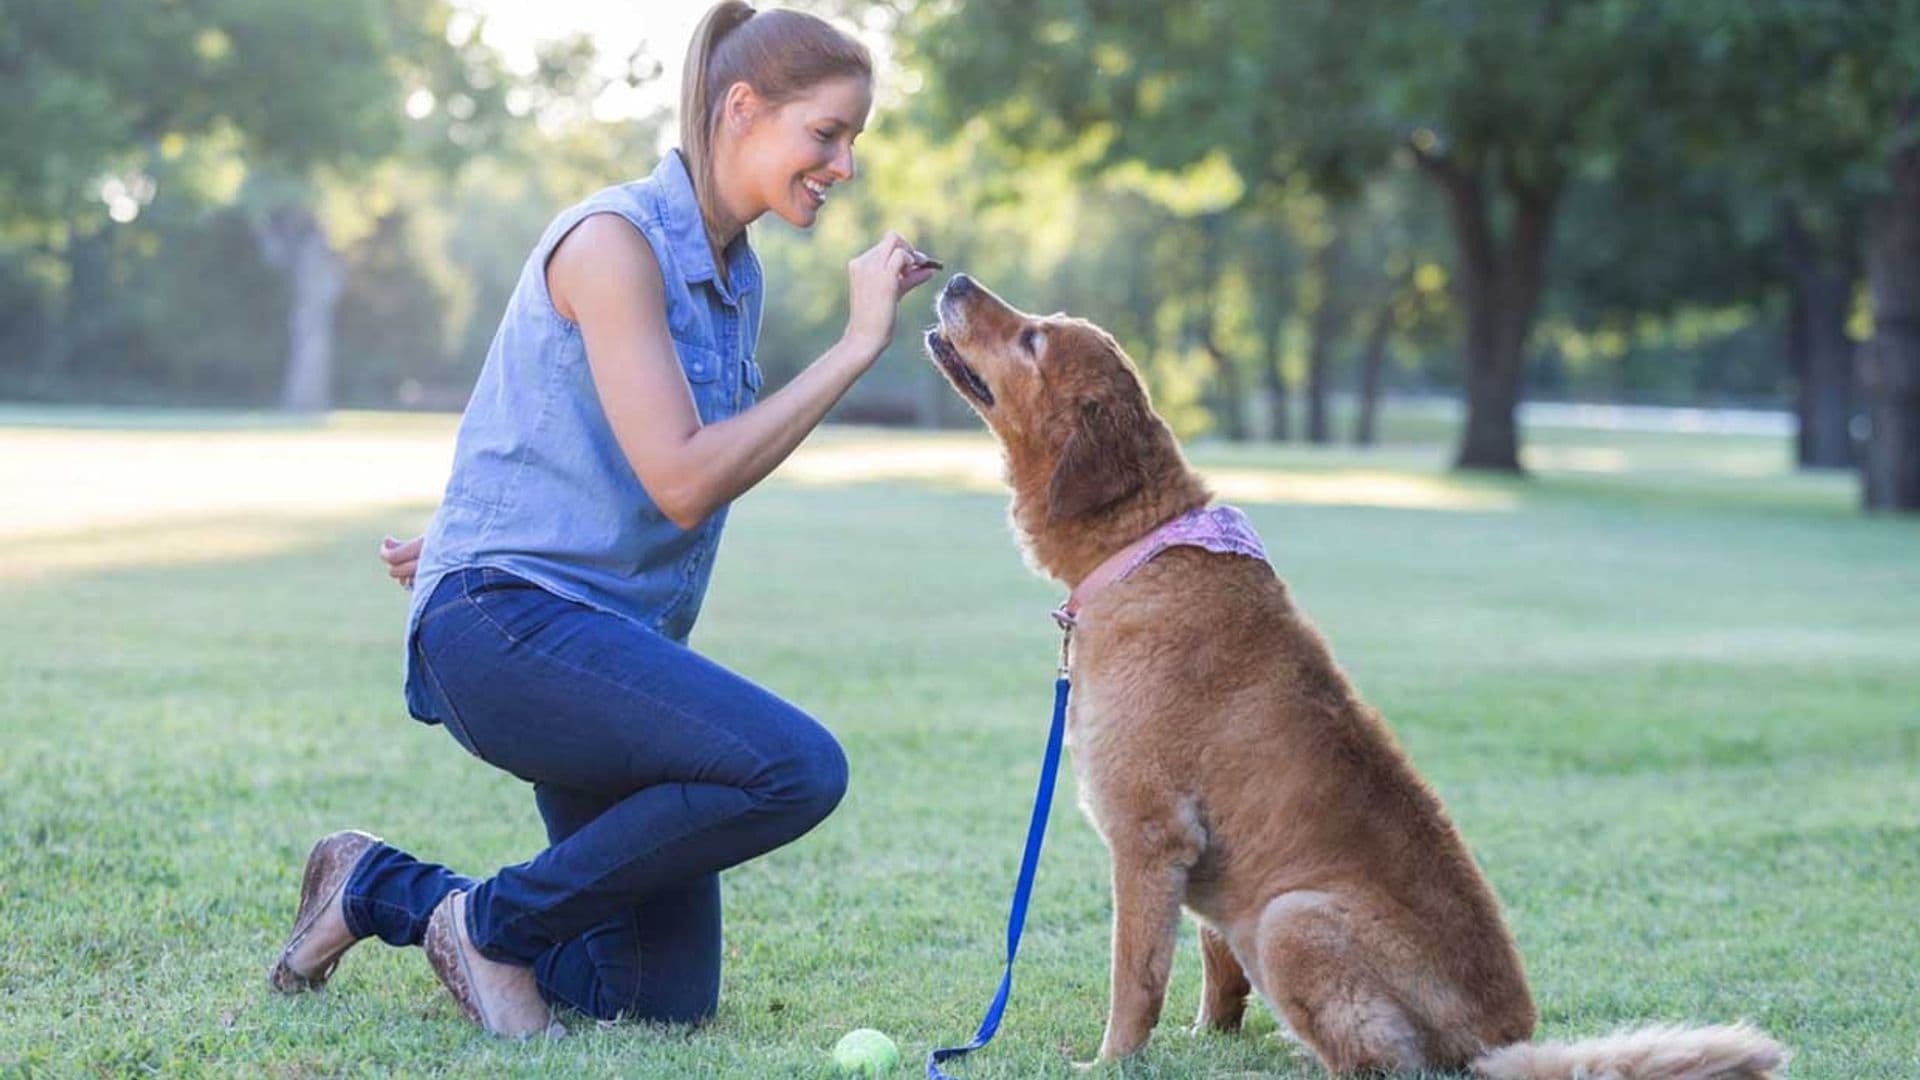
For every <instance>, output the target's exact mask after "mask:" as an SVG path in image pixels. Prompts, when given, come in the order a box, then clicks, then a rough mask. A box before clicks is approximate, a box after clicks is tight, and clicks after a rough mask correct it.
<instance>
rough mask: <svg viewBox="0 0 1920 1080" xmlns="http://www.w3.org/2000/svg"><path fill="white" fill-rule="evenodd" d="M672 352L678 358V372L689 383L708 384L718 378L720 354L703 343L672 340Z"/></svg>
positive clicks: (678, 339) (682, 339)
mask: <svg viewBox="0 0 1920 1080" xmlns="http://www.w3.org/2000/svg"><path fill="white" fill-rule="evenodd" d="M673 351H674V352H675V353H677V354H678V355H679V357H680V370H681V371H684V372H686V375H687V381H688V382H690V383H710V382H712V381H714V380H715V379H717V378H719V377H720V352H719V350H717V349H715V348H714V347H713V346H711V345H708V344H705V343H704V342H697V341H689V340H686V339H684V338H674V339H673Z"/></svg>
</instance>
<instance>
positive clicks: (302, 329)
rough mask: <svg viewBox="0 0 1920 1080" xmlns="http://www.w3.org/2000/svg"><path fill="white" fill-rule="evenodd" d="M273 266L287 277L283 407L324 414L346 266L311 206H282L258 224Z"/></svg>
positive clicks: (257, 234) (256, 230) (257, 235)
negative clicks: (335, 318) (334, 326)
mask: <svg viewBox="0 0 1920 1080" xmlns="http://www.w3.org/2000/svg"><path fill="white" fill-rule="evenodd" d="M254 237H255V239H256V240H257V241H258V242H259V244H260V250H261V253H262V254H263V255H264V256H265V257H266V260H267V262H269V263H271V264H272V265H273V266H275V267H277V268H278V269H279V270H280V271H281V272H282V273H284V274H286V275H287V279H288V285H289V286H290V288H289V290H288V292H289V302H288V305H287V307H288V310H287V365H286V376H285V379H284V381H283V383H282V389H281V398H280V401H281V407H283V408H285V409H288V410H291V411H294V412H321V411H324V410H325V409H326V408H327V406H328V405H329V403H330V402H331V400H332V390H333V319H334V311H335V309H336V308H337V307H338V306H339V303H340V293H341V291H342V290H343V289H344V288H345V286H346V277H347V275H346V264H345V263H344V262H343V261H342V260H341V258H340V256H339V254H338V253H336V252H335V251H334V250H333V246H332V245H331V244H329V243H328V242H327V234H326V230H325V229H324V228H322V227H321V225H320V222H319V219H317V218H315V217H314V216H313V211H312V210H310V209H309V208H307V207H305V206H282V207H279V208H276V209H275V210H273V211H271V212H269V213H268V214H267V215H266V216H265V217H264V218H263V219H260V220H256V221H255V222H254Z"/></svg>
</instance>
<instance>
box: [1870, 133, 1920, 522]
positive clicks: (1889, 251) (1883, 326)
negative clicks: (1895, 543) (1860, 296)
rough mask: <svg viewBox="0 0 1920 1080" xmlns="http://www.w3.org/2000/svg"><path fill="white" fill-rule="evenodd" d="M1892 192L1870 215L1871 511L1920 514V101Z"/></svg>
mask: <svg viewBox="0 0 1920 1080" xmlns="http://www.w3.org/2000/svg"><path fill="white" fill-rule="evenodd" d="M1904 112H1905V115H1903V116H1902V118H1901V127H1902V129H1903V131H1902V135H1903V136H1904V137H1903V138H1902V139H1901V141H1900V143H1899V148H1898V149H1897V150H1895V152H1894V155H1893V161H1892V174H1893V176H1892V179H1893V188H1892V191H1891V192H1889V193H1888V195H1887V196H1886V197H1885V198H1883V199H1881V200H1880V201H1879V202H1878V203H1877V204H1876V205H1875V206H1874V207H1873V208H1872V210H1871V211H1870V212H1869V213H1868V215H1867V236H1866V244H1865V247H1866V263H1867V286H1868V289H1869V290H1870V292H1871V294H1872V296H1873V341H1872V342H1871V344H1870V345H1869V347H1868V349H1867V354H1866V362H1865V363H1864V364H1863V365H1862V372H1861V374H1862V378H1861V384H1862V387H1863V389H1864V390H1865V392H1866V398H1867V418H1868V422H1869V424H1870V431H1869V435H1868V438H1867V447H1866V454H1865V455H1864V461H1863V470H1862V480H1863V481H1864V484H1863V490H1864V495H1865V503H1866V506H1867V508H1868V509H1870V510H1894V511H1901V512H1906V513H1914V512H1920V143H1917V142H1916V137H1917V136H1920V95H1917V96H1916V97H1914V98H1912V99H1910V100H1909V101H1908V102H1907V106H1906V109H1905V110H1904Z"/></svg>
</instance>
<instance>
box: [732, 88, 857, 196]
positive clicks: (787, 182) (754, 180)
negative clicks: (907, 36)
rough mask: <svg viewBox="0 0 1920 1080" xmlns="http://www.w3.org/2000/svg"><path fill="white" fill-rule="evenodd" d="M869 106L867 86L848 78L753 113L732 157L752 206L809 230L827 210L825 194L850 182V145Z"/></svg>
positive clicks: (756, 109)
mask: <svg viewBox="0 0 1920 1080" xmlns="http://www.w3.org/2000/svg"><path fill="white" fill-rule="evenodd" d="M872 106H873V83H872V81H871V80H869V79H867V78H864V77H861V76H848V77H844V78H834V79H828V80H826V81H825V82H822V83H819V84H817V85H816V86H814V87H813V88H812V89H810V90H808V91H806V92H805V93H803V94H801V95H800V96H799V97H797V98H794V99H793V100H791V101H787V102H783V103H781V104H779V105H767V104H765V103H764V102H762V103H761V104H760V105H759V107H758V108H755V109H753V110H752V111H751V114H750V117H749V119H748V120H747V122H746V123H745V124H744V125H743V130H742V131H741V134H740V141H739V144H738V154H737V156H736V158H735V161H736V163H737V164H738V166H739V168H740V174H741V177H742V180H743V182H744V183H743V186H744V187H746V188H747V192H748V194H749V197H750V198H751V199H752V201H753V203H754V204H755V205H756V206H758V207H761V208H764V209H766V210H771V211H773V212H774V213H776V214H778V215H780V217H781V218H783V219H784V220H785V221H787V223H788V224H791V225H794V226H797V227H799V228H802V229H805V228H808V227H810V226H811V225H812V224H813V221H814V218H815V217H816V216H817V215H818V214H819V213H820V208H821V207H822V206H824V205H826V201H827V198H828V195H827V189H829V188H831V187H832V186H833V185H835V184H837V183H840V182H842V181H846V180H851V179H853V140H854V139H855V138H857V137H858V136H859V135H860V132H861V130H862V129H864V128H865V127H866V124H867V110H868V109H870V108H872Z"/></svg>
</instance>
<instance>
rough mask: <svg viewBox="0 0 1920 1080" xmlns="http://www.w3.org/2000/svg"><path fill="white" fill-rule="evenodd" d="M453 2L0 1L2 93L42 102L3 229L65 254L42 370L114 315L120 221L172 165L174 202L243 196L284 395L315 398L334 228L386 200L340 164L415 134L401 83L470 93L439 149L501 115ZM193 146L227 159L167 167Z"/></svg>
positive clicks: (329, 314) (391, 149)
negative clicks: (271, 316) (452, 38)
mask: <svg viewBox="0 0 1920 1080" xmlns="http://www.w3.org/2000/svg"><path fill="white" fill-rule="evenodd" d="M449 12H450V9H449V8H448V6H447V5H446V4H445V3H444V2H443V0H393V2H383V0H343V2H341V3H333V4H299V3H292V2H289V0H199V2H196V3H191V4H153V3H143V2H137V0H90V2H88V3H86V4H81V5H76V4H73V3H70V2H67V0H16V2H13V3H9V4H8V5H7V6H6V7H5V8H4V9H0V92H5V93H6V94H7V96H8V98H9V99H10V100H13V101H16V102H29V103H33V104H31V105H29V106H28V107H26V108H22V109H10V110H7V112H6V118H5V119H0V145H4V147H5V149H0V197H4V199H3V200H0V229H7V230H13V231H20V230H23V229H24V230H27V231H29V232H33V231H38V232H40V233H43V234H45V235H46V236H47V237H49V240H48V245H49V246H50V247H52V248H53V249H55V250H57V251H58V252H60V253H61V255H62V256H63V258H64V261H65V263H66V266H67V272H66V273H65V274H64V275H63V278H64V280H63V281H62V282H61V283H60V284H61V290H62V293H63V299H64V302H63V303H62V304H61V305H60V308H61V314H60V315H59V316H57V317H56V319H55V324H56V325H55V332H54V333H52V334H51V335H50V338H49V345H48V347H47V348H46V349H45V350H44V355H45V359H44V360H43V367H45V368H48V369H55V368H60V367H63V366H64V365H65V364H66V363H67V362H68V359H69V358H70V357H71V355H72V354H73V352H74V350H75V349H76V348H78V347H81V346H82V345H84V344H85V341H84V339H85V336H86V335H85V331H86V330H87V329H88V326H87V320H88V318H89V317H90V316H91V315H92V314H93V313H96V312H103V311H104V312H110V313H114V314H117V313H119V312H120V311H121V310H123V308H122V307H121V306H120V305H118V304H116V302H115V300H114V298H113V297H111V296H109V295H108V293H107V290H108V289H109V287H110V286H111V283H112V282H113V281H114V280H115V279H116V277H117V276H118V275H117V271H116V269H115V265H114V264H115V262H116V260H117V259H118V258H119V257H120V256H119V254H118V246H117V245H115V244H114V242H113V237H112V235H111V234H110V230H111V229H113V228H115V227H125V226H128V225H130V224H131V223H132V222H133V221H135V220H136V219H137V218H138V217H139V216H140V215H141V213H142V211H143V209H144V208H145V207H146V205H147V204H149V203H151V202H152V201H153V200H154V199H155V198H156V197H158V195H159V185H158V183H157V177H159V176H162V175H165V176H167V177H168V178H169V179H170V180H172V181H175V182H177V184H178V185H179V186H180V187H181V190H170V191H169V192H168V193H167V197H169V198H172V199H181V198H185V199H186V200H188V201H189V202H191V201H193V200H195V199H204V200H208V201H213V202H221V201H226V200H231V199H233V198H236V197H237V198H239V199H240V200H241V201H242V203H243V204H244V205H245V206H246V207H247V208H248V209H249V211H250V217H251V220H252V221H253V223H254V232H255V235H256V237H257V239H258V244H259V250H260V253H261V255H262V257H263V258H264V259H265V260H266V261H267V262H268V264H269V265H271V266H274V267H276V268H278V269H280V270H281V271H282V274H283V275H284V278H285V281H286V285H287V290H286V294H287V297H288V305H289V312H288V321H287V322H288V332H287V339H286V340H287V342H288V349H287V356H288V359H287V374H286V378H285V394H284V400H285V403H286V404H287V405H288V406H289V407H293V408H306V409H310V408H320V407H324V405H325V404H326V401H327V399H328V392H329V387H330V383H331V372H330V368H331V342H332V326H333V319H334V308H335V304H336V303H337V301H338V298H339V295H340V291H341V288H342V286H343V276H344V270H343V267H342V262H341V256H340V252H339V248H340V244H341V241H342V239H343V237H342V235H341V234H342V233H343V232H344V233H347V234H354V233H358V234H362V235H363V234H365V233H367V232H370V231H371V228H372V220H373V218H374V217H375V216H376V215H377V213H378V211H379V209H380V197H381V192H379V191H378V190H377V189H376V190H374V191H372V192H369V191H368V190H367V189H365V188H362V187H360V186H359V185H357V184H356V182H355V181H354V180H351V179H349V178H348V177H349V176H350V175H352V174H353V173H355V172H356V171H359V170H365V169H369V168H371V166H372V165H373V164H374V163H375V162H378V161H380V160H382V159H384V158H387V157H389V156H391V155H393V154H395V153H397V152H399V151H400V150H402V149H403V148H406V147H408V146H409V145H410V144H409V142H408V139H407V134H408V133H407V131H406V130H405V129H404V128H403V120H404V117H403V114H402V111H401V107H402V102H403V101H404V100H405V98H406V92H407V91H410V90H411V91H418V92H422V93H427V94H430V95H434V96H436V97H437V99H438V100H442V101H447V102H449V103H452V102H453V101H455V100H460V101H463V102H464V111H465V112H466V113H467V115H466V116H464V117H457V118H455V119H454V120H453V121H451V122H449V123H448V124H446V125H445V126H444V127H443V128H442V136H443V137H442V140H441V141H442V142H443V143H446V142H447V138H446V136H452V137H453V141H454V142H460V143H462V145H463V146H466V147H470V146H472V145H473V144H474V143H475V142H476V141H478V138H479V133H480V130H481V127H482V125H484V124H485V123H486V122H487V117H489V116H491V115H495V114H497V113H498V109H497V108H494V107H492V106H495V105H497V102H498V100H499V96H500V95H501V93H503V92H504V83H505V80H503V79H501V78H499V77H498V74H497V72H496V71H495V70H493V69H492V68H491V67H490V65H492V64H493V63H494V61H493V60H492V58H491V54H490V53H489V52H487V51H486V50H484V48H483V47H481V46H479V44H478V42H477V41H474V42H471V43H469V44H470V47H468V48H465V49H463V50H458V51H456V50H455V49H454V48H453V47H452V45H451V43H449V42H448V41H447V40H446V29H447V25H448V19H449ZM83 15H84V16H85V17H84V18H83V17H82V16H83ZM462 136H465V138H464V140H463V139H462V138H461V137H462ZM416 145H417V144H416ZM456 149H458V148H456ZM183 156H184V157H186V158H189V159H194V158H197V159H201V160H203V161H204V160H205V159H216V158H217V159H219V160H220V161H221V162H222V163H223V165H222V167H218V168H206V169H201V170H199V171H198V172H196V171H194V170H186V169H180V168H176V167H174V166H173V165H172V164H171V163H172V162H174V161H175V160H176V159H180V158H182V157H183ZM237 175H243V176H245V177H246V178H247V181H246V183H245V184H244V185H240V184H236V183H235V182H234V179H233V178H234V177H235V176H237ZM362 175H364V173H362ZM347 222H351V223H352V224H351V225H348V224H344V223H347Z"/></svg>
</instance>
